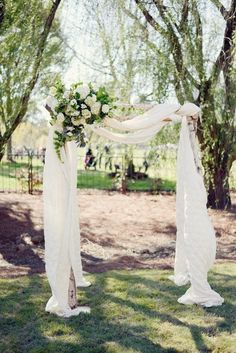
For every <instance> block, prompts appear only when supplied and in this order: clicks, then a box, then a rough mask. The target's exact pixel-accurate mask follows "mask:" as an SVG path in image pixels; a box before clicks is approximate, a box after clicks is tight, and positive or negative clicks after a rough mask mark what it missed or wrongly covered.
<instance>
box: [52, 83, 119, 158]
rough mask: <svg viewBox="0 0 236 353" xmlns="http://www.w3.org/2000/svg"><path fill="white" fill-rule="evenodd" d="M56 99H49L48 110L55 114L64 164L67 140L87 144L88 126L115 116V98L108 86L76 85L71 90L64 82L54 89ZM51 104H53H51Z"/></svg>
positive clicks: (57, 143)
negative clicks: (63, 154)
mask: <svg viewBox="0 0 236 353" xmlns="http://www.w3.org/2000/svg"><path fill="white" fill-rule="evenodd" d="M51 93H52V95H53V98H52V97H51V98H50V97H49V103H47V104H46V108H47V109H48V110H49V112H50V114H51V122H50V123H51V125H53V126H54V127H55V132H54V138H53V141H54V146H55V150H56V153H57V156H58V158H59V159H60V161H62V159H61V148H63V147H64V146H65V143H66V142H67V141H73V140H75V141H76V143H77V145H78V146H79V147H84V146H85V145H86V141H87V139H86V134H85V130H84V127H85V126H86V125H92V124H95V123H97V124H98V123H101V122H102V121H103V120H104V119H105V118H108V117H110V116H111V114H112V109H113V101H114V99H113V98H112V97H111V96H110V95H109V94H108V92H107V91H106V89H105V87H96V86H95V85H94V84H92V83H89V84H88V85H83V83H82V82H79V83H75V84H73V85H72V86H71V88H70V89H69V90H66V88H65V85H64V84H63V83H62V81H61V80H59V81H57V82H56V84H55V86H53V87H52V88H51ZM50 104H51V105H50Z"/></svg>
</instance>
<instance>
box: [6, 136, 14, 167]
mask: <svg viewBox="0 0 236 353" xmlns="http://www.w3.org/2000/svg"><path fill="white" fill-rule="evenodd" d="M7 160H8V161H9V162H13V156H12V138H11V137H10V138H9V140H8V141H7Z"/></svg>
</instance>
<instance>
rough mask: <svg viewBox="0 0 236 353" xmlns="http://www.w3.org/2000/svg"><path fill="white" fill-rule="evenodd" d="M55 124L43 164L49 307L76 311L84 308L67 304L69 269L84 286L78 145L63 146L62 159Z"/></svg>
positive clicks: (59, 312) (70, 312) (55, 310)
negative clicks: (74, 307) (55, 144)
mask: <svg viewBox="0 0 236 353" xmlns="http://www.w3.org/2000/svg"><path fill="white" fill-rule="evenodd" d="M53 134H54V128H53V127H51V128H50V131H49V138H48V144H47V150H46V158H45V167H44V185H43V196H44V236H45V262H46V272H47V276H48V280H49V283H50V286H51V290H52V296H51V298H50V299H49V301H48V303H47V305H46V311H49V312H51V313H55V314H57V315H60V316H71V315H77V314H78V313H79V312H80V311H83V309H81V308H79V309H75V310H71V309H70V307H69V305H68V288H69V277H70V269H71V268H72V269H73V272H74V276H75V281H76V285H77V286H78V287H79V286H81V287H83V286H86V285H87V282H86V281H85V279H84V278H83V272H82V263H81V255H80V228H79V219H78V216H79V214H78V207H77V151H76V150H77V148H76V144H75V142H74V141H71V142H68V143H66V145H65V148H63V149H61V156H62V162H61V161H60V160H59V158H58V156H57V155H56V153H55V149H54V145H53Z"/></svg>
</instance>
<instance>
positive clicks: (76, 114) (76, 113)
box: [71, 110, 80, 116]
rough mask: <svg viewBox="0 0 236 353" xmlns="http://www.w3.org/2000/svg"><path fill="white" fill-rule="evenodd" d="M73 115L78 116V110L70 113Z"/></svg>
mask: <svg viewBox="0 0 236 353" xmlns="http://www.w3.org/2000/svg"><path fill="white" fill-rule="evenodd" d="M71 115H73V116H79V115H80V112H79V111H78V110H74V111H73V113H71Z"/></svg>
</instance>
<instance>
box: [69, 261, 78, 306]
mask: <svg viewBox="0 0 236 353" xmlns="http://www.w3.org/2000/svg"><path fill="white" fill-rule="evenodd" d="M68 304H69V306H70V308H71V309H75V308H76V307H77V306H78V302H77V298H76V284H75V276H74V272H73V270H72V268H71V270H70V282H69V289H68Z"/></svg>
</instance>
